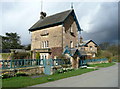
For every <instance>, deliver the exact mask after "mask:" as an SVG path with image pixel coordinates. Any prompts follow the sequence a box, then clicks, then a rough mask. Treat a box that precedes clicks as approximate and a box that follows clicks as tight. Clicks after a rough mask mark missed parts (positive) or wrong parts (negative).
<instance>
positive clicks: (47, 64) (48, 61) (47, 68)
mask: <svg viewBox="0 0 120 89" xmlns="http://www.w3.org/2000/svg"><path fill="white" fill-rule="evenodd" d="M52 66H53V60H52V59H44V73H45V74H46V75H51V67H52Z"/></svg>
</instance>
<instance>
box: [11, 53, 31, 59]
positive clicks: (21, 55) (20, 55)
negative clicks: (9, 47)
mask: <svg viewBox="0 0 120 89" xmlns="http://www.w3.org/2000/svg"><path fill="white" fill-rule="evenodd" d="M28 58H30V53H29V52H17V53H14V54H12V59H28Z"/></svg>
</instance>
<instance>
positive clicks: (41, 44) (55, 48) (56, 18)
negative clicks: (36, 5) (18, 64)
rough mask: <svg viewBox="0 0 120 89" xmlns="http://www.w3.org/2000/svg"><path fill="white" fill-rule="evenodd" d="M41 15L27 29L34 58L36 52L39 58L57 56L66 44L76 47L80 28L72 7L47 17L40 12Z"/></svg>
mask: <svg viewBox="0 0 120 89" xmlns="http://www.w3.org/2000/svg"><path fill="white" fill-rule="evenodd" d="M41 16H42V17H41V19H40V20H38V21H37V22H36V23H35V24H34V25H33V26H32V27H31V28H30V29H29V31H30V32H31V50H32V52H33V58H34V59H35V56H36V53H37V52H39V53H40V58H41V59H44V58H45V59H49V58H56V57H59V56H60V55H61V54H62V53H63V50H64V48H65V47H66V46H68V47H69V48H75V47H76V45H77V43H78V32H79V31H81V29H80V26H79V23H78V20H77V18H76V15H75V12H74V10H73V9H71V10H67V11H64V12H61V13H57V14H54V15H51V16H47V17H46V15H45V13H41Z"/></svg>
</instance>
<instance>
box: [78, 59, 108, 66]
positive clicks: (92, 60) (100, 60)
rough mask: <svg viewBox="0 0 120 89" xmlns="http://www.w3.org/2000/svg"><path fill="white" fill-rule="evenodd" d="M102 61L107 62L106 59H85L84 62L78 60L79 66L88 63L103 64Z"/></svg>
mask: <svg viewBox="0 0 120 89" xmlns="http://www.w3.org/2000/svg"><path fill="white" fill-rule="evenodd" d="M104 61H108V59H107V58H103V59H86V60H80V65H84V64H87V63H90V62H104Z"/></svg>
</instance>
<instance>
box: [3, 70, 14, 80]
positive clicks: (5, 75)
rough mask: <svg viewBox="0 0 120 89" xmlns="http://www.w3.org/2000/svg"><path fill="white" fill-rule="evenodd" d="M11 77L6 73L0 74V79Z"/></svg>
mask: <svg viewBox="0 0 120 89" xmlns="http://www.w3.org/2000/svg"><path fill="white" fill-rule="evenodd" d="M10 77H13V76H12V75H10V74H9V73H8V72H5V73H2V79H5V78H10Z"/></svg>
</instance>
